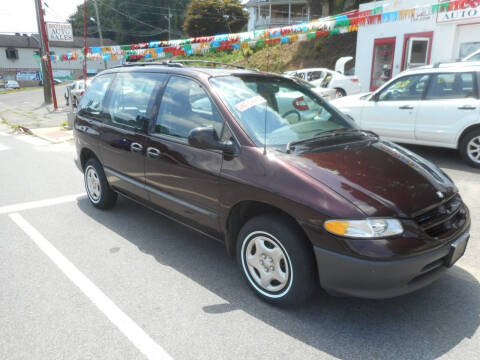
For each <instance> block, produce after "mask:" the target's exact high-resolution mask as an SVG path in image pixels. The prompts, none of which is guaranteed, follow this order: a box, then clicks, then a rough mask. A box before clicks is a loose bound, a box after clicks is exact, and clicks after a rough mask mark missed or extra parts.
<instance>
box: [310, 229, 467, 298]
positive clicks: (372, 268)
mask: <svg viewBox="0 0 480 360" xmlns="http://www.w3.org/2000/svg"><path fill="white" fill-rule="evenodd" d="M462 237H467V238H468V237H469V233H468V232H465V233H463V234H462V235H460V236H459V237H458V238H457V239H461V238H462ZM451 246H452V242H449V243H446V244H445V245H443V246H442V247H440V248H438V249H435V250H432V251H430V252H427V253H424V254H421V255H416V256H410V257H408V258H404V259H399V260H389V261H378V260H377V261H376V260H366V259H360V258H355V257H352V256H347V255H342V254H338V253H335V252H332V251H329V250H325V249H322V248H320V247H317V246H314V252H315V257H316V260H317V267H318V272H319V278H320V284H321V286H322V287H323V288H324V289H325V290H326V291H327V292H330V293H332V294H337V295H351V296H356V297H361V298H369V299H385V298H391V297H395V296H399V295H403V294H407V293H410V292H412V291H415V290H418V289H420V288H422V287H424V286H427V285H429V284H430V283H432V282H433V281H435V280H436V279H438V278H439V277H440V276H441V275H442V274H443V273H444V272H445V271H446V270H447V269H448V267H447V260H448V256H449V254H450V249H451Z"/></svg>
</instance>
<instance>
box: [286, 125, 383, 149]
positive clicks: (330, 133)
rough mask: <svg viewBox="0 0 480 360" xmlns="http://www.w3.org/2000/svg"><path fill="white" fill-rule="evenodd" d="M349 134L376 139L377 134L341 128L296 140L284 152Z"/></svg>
mask: <svg viewBox="0 0 480 360" xmlns="http://www.w3.org/2000/svg"><path fill="white" fill-rule="evenodd" d="M350 133H361V134H362V135H367V134H368V135H373V136H375V137H378V135H377V134H375V133H374V132H373V131H369V130H359V129H349V128H341V129H334V130H327V131H322V132H319V133H317V134H315V135H314V136H312V137H309V138H306V139H301V140H296V141H290V142H289V143H288V144H287V147H286V149H285V150H286V152H287V153H290V152H291V151H292V150H295V145H299V144H306V143H309V142H312V141H317V140H319V139H323V138H329V137H332V136H339V135H345V134H350Z"/></svg>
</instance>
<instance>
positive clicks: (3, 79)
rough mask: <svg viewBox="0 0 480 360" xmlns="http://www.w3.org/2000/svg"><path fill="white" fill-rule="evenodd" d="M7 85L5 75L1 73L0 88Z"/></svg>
mask: <svg viewBox="0 0 480 360" xmlns="http://www.w3.org/2000/svg"><path fill="white" fill-rule="evenodd" d="M4 87H5V78H4V77H3V75H2V74H0V88H4Z"/></svg>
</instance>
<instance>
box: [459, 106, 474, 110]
mask: <svg viewBox="0 0 480 360" xmlns="http://www.w3.org/2000/svg"><path fill="white" fill-rule="evenodd" d="M457 109H458V110H475V109H476V107H475V106H473V105H463V106H459V107H458V108H457Z"/></svg>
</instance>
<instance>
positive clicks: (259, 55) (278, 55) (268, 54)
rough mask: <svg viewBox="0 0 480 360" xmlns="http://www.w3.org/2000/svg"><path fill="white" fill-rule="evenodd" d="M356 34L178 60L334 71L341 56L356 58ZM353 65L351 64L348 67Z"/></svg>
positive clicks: (263, 67) (268, 69) (285, 69)
mask: <svg viewBox="0 0 480 360" xmlns="http://www.w3.org/2000/svg"><path fill="white" fill-rule="evenodd" d="M356 42H357V33H356V32H354V33H348V34H341V35H333V36H328V37H322V38H318V39H314V40H306V41H297V42H295V43H292V44H285V45H274V46H271V47H267V48H264V49H260V50H257V51H254V52H252V51H249V52H248V53H247V54H245V53H244V52H242V51H241V50H234V51H232V52H229V53H228V52H220V53H217V54H206V55H198V56H186V57H179V58H178V59H190V60H193V59H196V60H212V61H219V62H226V63H233V64H236V65H243V66H247V67H250V68H256V69H260V70H264V71H272V72H278V73H281V72H284V71H287V70H295V69H300V68H306V67H327V68H330V69H333V68H334V66H335V62H336V61H337V59H338V58H339V57H341V56H348V55H350V56H353V57H355V47H356ZM348 65H349V66H353V62H351V63H349V64H348Z"/></svg>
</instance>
